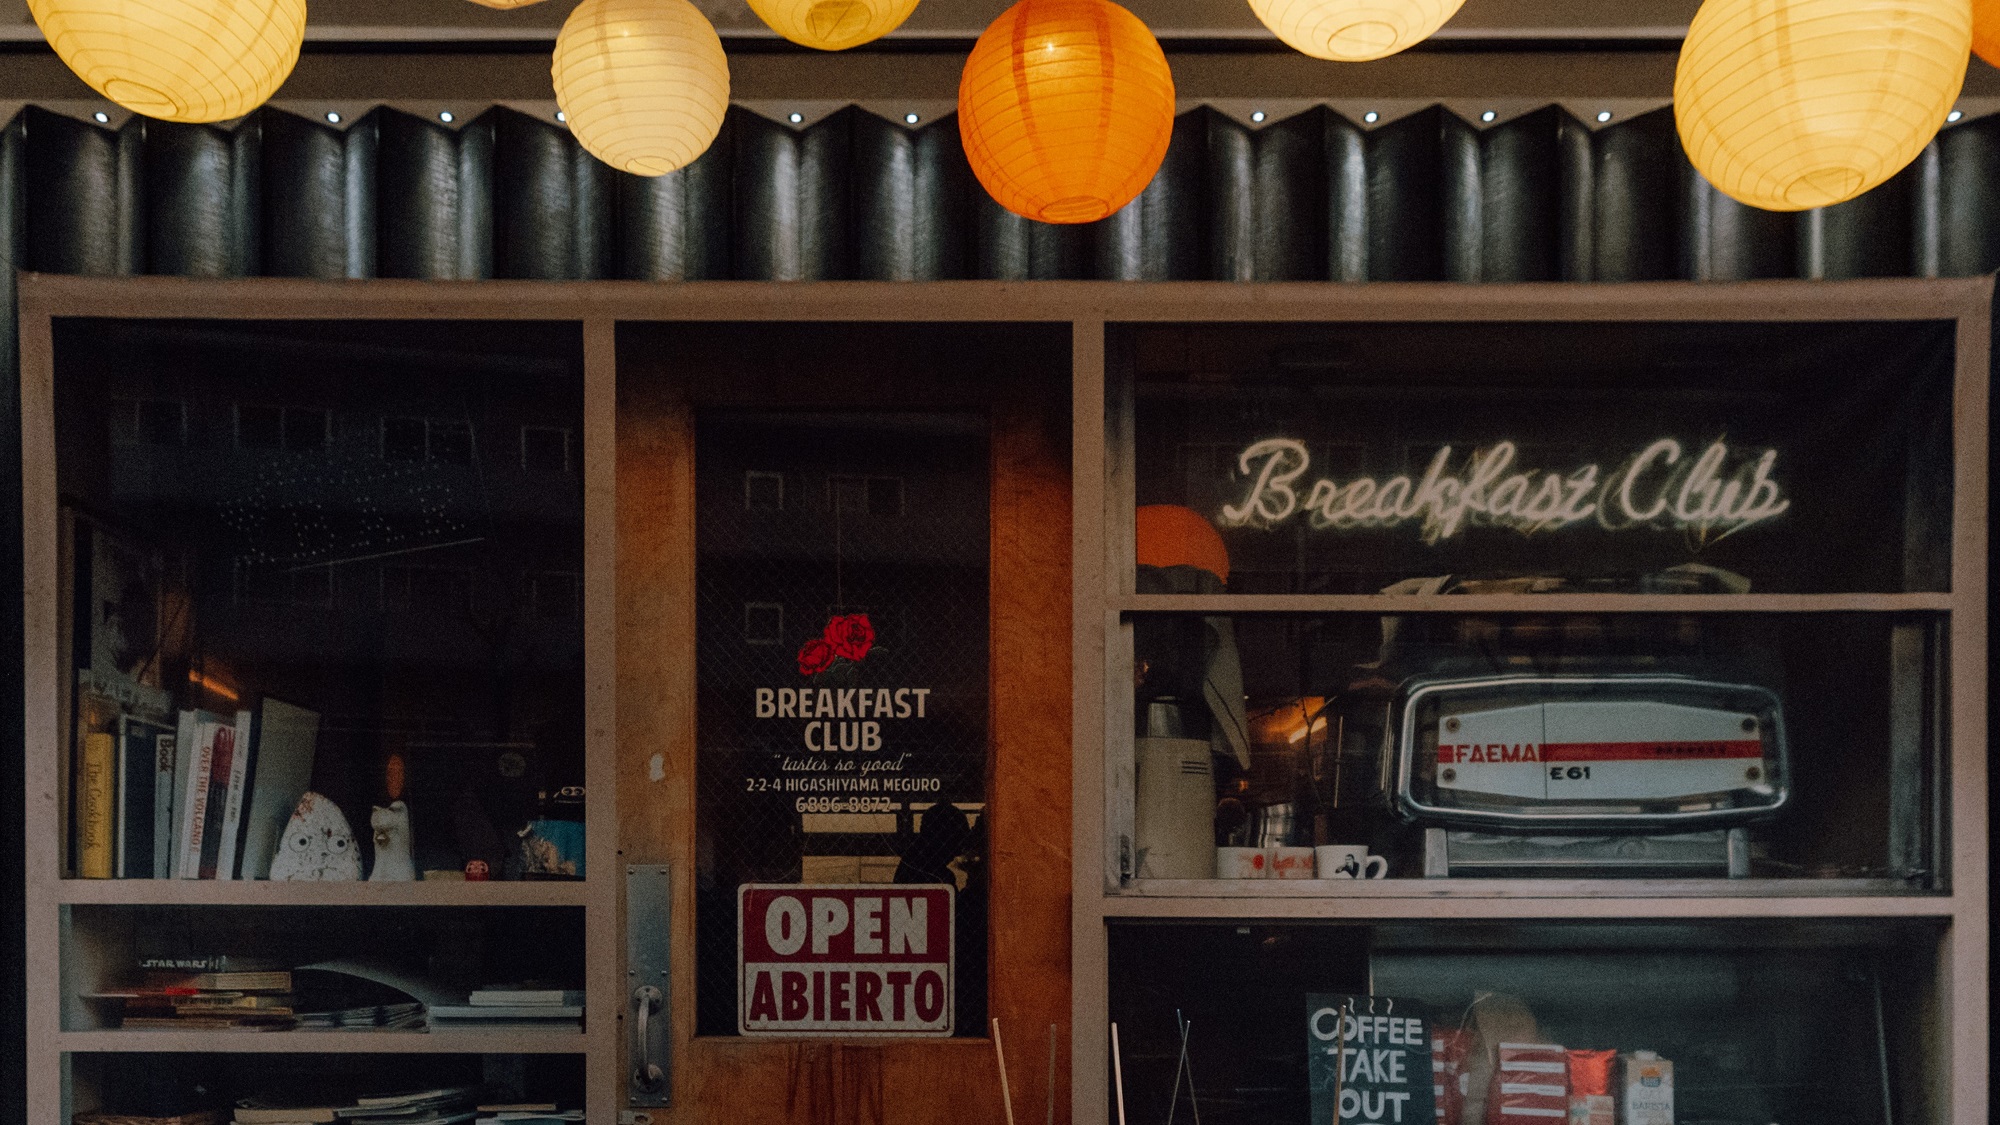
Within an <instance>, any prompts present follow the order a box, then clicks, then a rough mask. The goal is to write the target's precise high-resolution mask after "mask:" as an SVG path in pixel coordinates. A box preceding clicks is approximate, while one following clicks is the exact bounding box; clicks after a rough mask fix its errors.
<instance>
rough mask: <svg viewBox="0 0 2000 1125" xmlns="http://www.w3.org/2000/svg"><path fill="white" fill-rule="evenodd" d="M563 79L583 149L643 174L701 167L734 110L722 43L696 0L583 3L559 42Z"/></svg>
mask: <svg viewBox="0 0 2000 1125" xmlns="http://www.w3.org/2000/svg"><path fill="white" fill-rule="evenodd" d="M554 75H555V84H556V104H557V105H558V106H560V107H562V111H563V115H564V116H565V117H566V118H567V119H568V121H569V128H570V132H572V133H574V134H575V135H576V139H577V143H578V144H581V145H582V146H583V147H584V148H585V149H586V150H588V151H589V152H590V154H591V155H592V156H595V157H597V158H598V159H599V160H602V161H604V162H605V163H606V164H609V165H611V166H612V167H613V168H617V169H620V170H622V171H626V172H632V173H634V174H636V175H640V176H664V175H666V174H667V173H668V172H671V171H673V170H675V169H676V168H682V167H685V166H687V165H688V164H690V163H692V162H693V161H694V159H695V158H696V157H698V156H700V155H701V154H702V153H704V152H706V151H708V146H709V145H710V144H713V143H714V142H715V135H716V134H717V133H719V132H721V131H722V118H723V115H724V114H725V113H727V112H728V110H729V60H728V59H727V58H726V57H724V55H723V53H722V40H721V39H720V38H719V37H718V36H717V35H716V34H715V28H713V27H711V26H710V25H709V22H708V20H707V19H705V18H703V16H702V14H701V13H700V12H699V11H697V10H695V6H694V5H693V4H690V3H688V0H583V3H581V4H578V5H577V6H576V10H575V11H573V12H571V13H570V15H569V19H568V20H567V21H565V22H564V23H563V26H562V31H561V32H560V33H559V34H558V35H557V36H556V54H555V64H554Z"/></svg>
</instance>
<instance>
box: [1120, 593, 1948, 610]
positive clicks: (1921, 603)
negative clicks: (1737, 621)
mask: <svg viewBox="0 0 2000 1125" xmlns="http://www.w3.org/2000/svg"><path fill="white" fill-rule="evenodd" d="M1105 602H1106V605H1107V606H1108V607H1109V608H1110V609H1111V610H1112V611H1114V612H1119V613H1174V612H1179V613H1942V612H1947V611H1949V610H1951V609H1953V608H1955V602H1954V599H1953V597H1952V595H1950V594H1936V593H1909V594H1866V593H1856V594H1846V593H1843V594H1554V593H1551V594H1126V595H1123V596H1120V597H1112V598H1107V599H1105Z"/></svg>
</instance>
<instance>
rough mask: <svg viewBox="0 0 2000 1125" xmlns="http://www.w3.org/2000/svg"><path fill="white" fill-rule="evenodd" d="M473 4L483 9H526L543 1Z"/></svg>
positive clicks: (480, 1) (491, 0)
mask: <svg viewBox="0 0 2000 1125" xmlns="http://www.w3.org/2000/svg"><path fill="white" fill-rule="evenodd" d="M472 2H473V3H474V4H477V5H479V6H480V7H482V8H503V9H504V8H525V7H527V6H529V5H530V4H539V3H541V2H542V0H472Z"/></svg>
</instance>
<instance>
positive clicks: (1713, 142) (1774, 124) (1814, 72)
mask: <svg viewBox="0 0 2000 1125" xmlns="http://www.w3.org/2000/svg"><path fill="white" fill-rule="evenodd" d="M1971 47H1972V11H1971V5H1970V2H1969V0H1704V2H1703V3H1702V6H1701V9H1700V10H1699V11H1697V12H1696V13H1695V16H1694V22H1693V23H1692V24H1691V25H1690V26H1689V27H1688V34H1687V39H1686V40H1685V41H1684V42H1683V43H1682V45H1681V55H1680V62H1679V64H1678V65H1677V66H1676V67H1675V70H1674V124H1675V126H1676V127H1677V128H1678V129H1679V131H1680V136H1681V147H1682V148H1684V149H1686V150H1687V155H1688V159H1689V160H1690V161H1691V162H1692V163H1693V164H1694V166H1695V168H1696V169H1697V170H1699V171H1700V172H1701V174H1702V175H1703V176H1705V177H1707V179H1708V182H1709V183H1711V184H1714V185H1715V187H1716V189H1717V190H1718V191H1721V192H1722V193H1723V194H1725V195H1727V196H1729V197H1730V198H1732V199H1735V200H1737V201H1738V202H1741V203H1747V204H1749V205H1751V206H1752V207H1761V208H1763V209H1765V210H1767V211H1803V210H1805V209H1807V208H1811V207H1826V206H1829V205H1831V204H1835V203H1840V202H1843V201H1845V200H1849V199H1852V198H1854V197H1855V196H1857V195H1860V194H1861V193H1862V192H1865V191H1867V190H1868V189H1870V188H1872V187H1874V186H1876V185H1877V184H1880V183H1882V182H1883V181H1884V180H1887V179H1889V178H1890V177H1891V176H1894V175H1895V174H1896V173H1898V172H1900V171H1902V170H1903V169H1904V167H1906V166H1907V165H1908V164H1909V163H1910V161H1912V160H1915V159H1916V158H1917V154H1918V153H1920V152H1922V151H1923V150H1924V146H1925V145H1927V144H1929V143H1930V142H1931V138H1932V137H1934V136H1936V135H1937V131H1938V129H1939V128H1941V127H1942V126H1943V125H1944V123H1945V116H1946V115H1947V114H1949V113H1950V112H1951V107H1952V103H1953V102H1955V101H1957V100H1958V91H1959V87H1960V86H1961V85H1962V84H1963V83H1964V81H1965V64H1966V59H1967V57H1968V55H1969V53H1970V51H1971Z"/></svg>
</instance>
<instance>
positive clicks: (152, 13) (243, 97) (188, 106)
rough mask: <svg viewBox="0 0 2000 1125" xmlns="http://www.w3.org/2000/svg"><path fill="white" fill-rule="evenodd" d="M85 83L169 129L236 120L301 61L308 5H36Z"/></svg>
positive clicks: (208, 0)
mask: <svg viewBox="0 0 2000 1125" xmlns="http://www.w3.org/2000/svg"><path fill="white" fill-rule="evenodd" d="M28 11H29V12H30V13H32V14H33V15H34V17H35V22H36V23H37V24H39V25H41V29H42V34H43V35H44V36H46V37H47V38H48V41H49V46H50V47H53V48H54V49H55V52H56V55H57V57H59V58H61V59H62V61H63V62H64V63H66V64H67V65H68V66H69V68H70V69H71V70H73V71H75V72H76V76H77V77H78V78H81V79H83V81H84V84H85V85H87V86H89V87H90V88H91V89H93V90H95V91H97V92H98V93H100V94H103V95H104V96H105V97H107V98H110V99H111V100H112V101H114V102H117V103H118V104H119V105H122V106H124V107H125V108H126V109H129V110H131V111H132V112H133V113H138V114H143V115H145V116H147V117H155V118H158V119H160V120H162V121H187V122H206V121H227V120H229V119H230V118H232V117H241V116H243V115H244V114H246V113H249V112H250V111H251V110H253V109H256V108H257V107H258V106H260V105H263V104H264V103H265V102H266V101H268V100H270V97H271V95H272V94H275V93H277V91H278V87H279V86H281V85H283V84H284V81H285V78H286V76H287V75H289V74H291V73H292V66H293V65H294V64H296V63H297V62H298V61H299V45H300V44H301V43H303V42H305V36H306V4H305V0H28Z"/></svg>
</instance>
